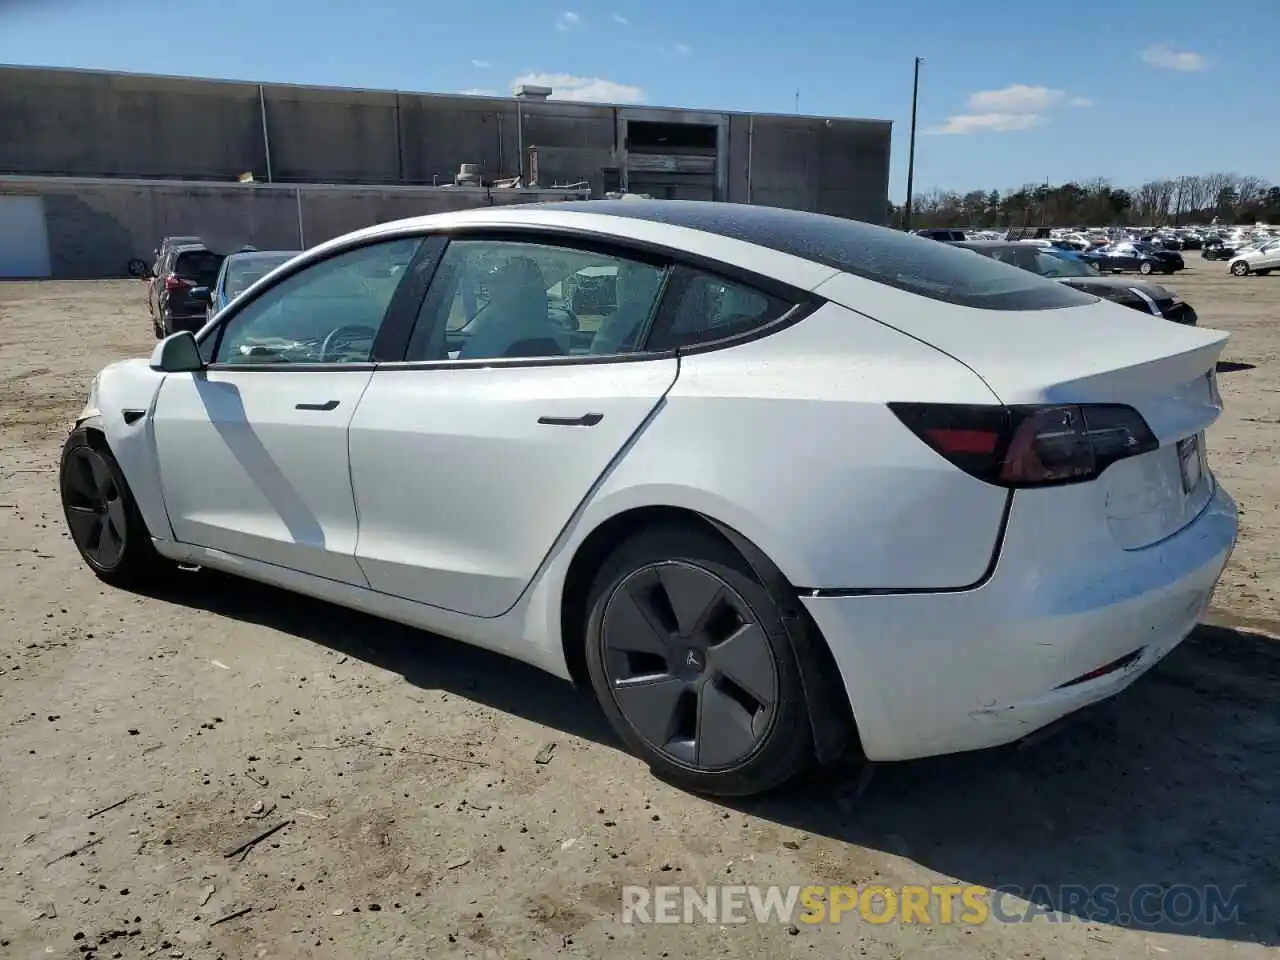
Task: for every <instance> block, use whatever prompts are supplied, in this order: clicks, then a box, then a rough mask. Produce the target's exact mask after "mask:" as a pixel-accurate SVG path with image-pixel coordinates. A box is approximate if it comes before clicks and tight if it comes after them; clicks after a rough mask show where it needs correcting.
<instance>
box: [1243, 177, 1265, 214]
mask: <svg viewBox="0 0 1280 960" xmlns="http://www.w3.org/2000/svg"><path fill="white" fill-rule="evenodd" d="M1269 186H1270V184H1268V183H1267V181H1265V180H1263V179H1262V178H1261V177H1252V176H1245V177H1237V178H1236V182H1235V188H1236V201H1237V202H1238V203H1239V204H1240V206H1242V207H1248V206H1252V205H1253V204H1255V203H1257V202H1259V201H1260V200H1261V199H1262V198H1263V196H1264V195H1265V194H1266V192H1267V187H1269Z"/></svg>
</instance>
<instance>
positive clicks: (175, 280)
mask: <svg viewBox="0 0 1280 960" xmlns="http://www.w3.org/2000/svg"><path fill="white" fill-rule="evenodd" d="M194 286H195V284H194V283H192V282H191V281H190V280H188V279H187V278H186V277H180V276H178V275H177V274H176V273H171V274H169V275H168V276H167V277H165V278H164V288H165V289H166V290H168V291H169V292H170V293H173V291H175V290H190V289H191V288H192V287H194Z"/></svg>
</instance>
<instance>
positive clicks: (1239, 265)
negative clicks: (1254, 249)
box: [1231, 260, 1249, 277]
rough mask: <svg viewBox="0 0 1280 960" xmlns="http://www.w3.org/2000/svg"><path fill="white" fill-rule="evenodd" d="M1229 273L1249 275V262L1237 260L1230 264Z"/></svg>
mask: <svg viewBox="0 0 1280 960" xmlns="http://www.w3.org/2000/svg"><path fill="white" fill-rule="evenodd" d="M1231 273H1232V274H1233V275H1234V276H1237V277H1247V276H1248V275H1249V264H1247V263H1245V262H1244V261H1243V260H1239V261H1237V262H1235V263H1233V264H1232V265H1231Z"/></svg>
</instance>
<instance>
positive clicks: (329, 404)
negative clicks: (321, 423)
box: [294, 400, 338, 410]
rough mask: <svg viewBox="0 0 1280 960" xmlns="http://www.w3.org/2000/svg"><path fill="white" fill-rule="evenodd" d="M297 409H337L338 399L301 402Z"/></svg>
mask: <svg viewBox="0 0 1280 960" xmlns="http://www.w3.org/2000/svg"><path fill="white" fill-rule="evenodd" d="M294 409H295V410H337V409H338V401H337V400H326V401H325V402H324V403H299V404H298V405H297V406H295V407H294Z"/></svg>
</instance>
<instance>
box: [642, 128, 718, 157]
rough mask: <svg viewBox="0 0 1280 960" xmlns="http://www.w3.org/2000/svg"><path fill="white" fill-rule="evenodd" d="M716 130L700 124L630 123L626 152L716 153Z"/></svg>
mask: <svg viewBox="0 0 1280 960" xmlns="http://www.w3.org/2000/svg"><path fill="white" fill-rule="evenodd" d="M715 148H716V128H715V127H714V126H711V125H708V124H701V123H654V122H652V121H649V120H631V121H628V123H627V149H628V150H633V151H648V152H651V153H671V152H674V151H677V150H714V149H715Z"/></svg>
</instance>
